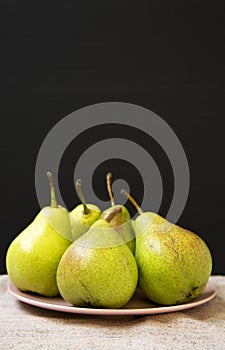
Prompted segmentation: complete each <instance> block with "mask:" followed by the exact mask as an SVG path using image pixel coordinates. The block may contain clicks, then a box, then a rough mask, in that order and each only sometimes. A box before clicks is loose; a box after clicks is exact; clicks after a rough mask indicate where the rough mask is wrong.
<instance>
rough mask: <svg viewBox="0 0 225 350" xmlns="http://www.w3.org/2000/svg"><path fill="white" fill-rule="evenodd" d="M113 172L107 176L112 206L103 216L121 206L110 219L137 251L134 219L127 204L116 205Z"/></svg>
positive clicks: (119, 232)
mask: <svg viewBox="0 0 225 350" xmlns="http://www.w3.org/2000/svg"><path fill="white" fill-rule="evenodd" d="M111 181H112V174H111V173H108V174H107V177H106V182H107V190H108V194H109V197H110V200H111V207H109V208H108V209H106V210H104V211H103V212H102V215H101V218H103V219H104V218H105V217H107V215H108V214H109V213H110V212H111V211H112V209H115V208H117V207H121V208H122V211H121V212H120V213H118V214H117V215H115V217H114V218H113V219H112V220H111V221H110V225H112V226H113V227H114V228H115V230H116V231H117V232H118V234H119V235H120V237H121V238H122V239H123V241H124V242H125V243H126V244H127V246H128V248H129V249H130V251H131V252H132V253H133V254H134V253H135V234H134V231H133V227H132V221H131V217H130V213H129V211H128V210H127V208H126V207H125V206H121V205H119V206H118V205H115V200H114V195H113V192H112V182H111Z"/></svg>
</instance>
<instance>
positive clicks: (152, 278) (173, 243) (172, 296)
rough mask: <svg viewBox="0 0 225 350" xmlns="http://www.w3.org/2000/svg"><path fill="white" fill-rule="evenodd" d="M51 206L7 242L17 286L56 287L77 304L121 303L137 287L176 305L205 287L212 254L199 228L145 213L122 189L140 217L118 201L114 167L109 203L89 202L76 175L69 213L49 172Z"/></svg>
mask: <svg viewBox="0 0 225 350" xmlns="http://www.w3.org/2000/svg"><path fill="white" fill-rule="evenodd" d="M47 175H48V178H49V183H50V193H51V205H50V206H47V207H44V208H43V209H42V210H41V211H40V213H39V214H38V215H37V216H36V218H35V219H34V221H33V222H32V223H31V224H30V225H29V226H28V227H27V228H26V229H25V230H24V231H23V232H22V233H20V234H19V235H18V236H17V237H16V238H15V239H14V240H13V241H12V243H11V244H10V246H9V248H8V251H7V255H6V267H7V272H8V274H9V277H10V279H11V281H12V282H13V284H14V285H15V286H16V287H17V288H18V289H20V290H22V291H29V292H34V293H38V294H41V295H44V296H48V297H53V296H57V295H58V294H60V295H61V296H62V298H63V299H64V300H66V301H67V302H68V303H70V304H72V305H75V306H81V307H85V306H92V307H96V308H98V307H103V308H120V307H122V306H124V305H125V304H126V303H127V302H128V301H129V300H130V299H131V297H132V296H133V295H134V293H135V291H136V288H137V286H139V287H140V289H141V291H142V292H143V294H144V295H145V296H146V297H147V298H149V299H150V300H151V301H152V302H155V303H158V304H162V305H174V304H180V303H184V302H187V301H190V300H192V299H194V298H196V297H197V296H199V295H200V294H201V293H202V292H203V291H204V289H205V287H206V284H207V282H208V279H209V277H210V274H211V271H212V256H211V253H210V250H209V248H208V247H207V245H206V243H205V242H204V241H203V239H202V238H200V237H199V236H198V235H196V234H194V233H192V232H190V231H188V230H186V229H183V228H181V227H179V226H177V225H173V224H171V223H169V222H168V221H167V220H166V219H164V218H163V217H161V216H160V215H158V214H155V213H152V212H145V213H144V212H143V211H142V209H141V208H140V207H139V206H138V204H137V203H136V201H135V200H134V199H133V198H132V197H131V196H130V195H129V194H128V193H127V192H126V191H125V190H122V191H121V193H122V194H123V195H125V196H126V198H127V199H128V200H130V201H131V202H132V203H133V205H134V206H135V208H136V209H137V211H138V213H139V216H138V217H137V218H136V219H135V220H133V219H131V217H130V214H129V212H128V210H127V209H126V207H125V206H122V205H116V204H115V201H114V196H113V192H112V174H111V173H109V174H107V189H108V193H109V197H110V200H111V207H110V208H108V209H106V210H105V211H103V212H101V210H100V209H99V208H98V207H97V206H96V205H94V204H87V203H86V200H85V197H84V195H83V192H82V186H81V185H82V184H81V180H78V181H77V182H76V191H77V194H78V196H79V198H80V200H81V204H79V205H78V206H76V207H75V208H74V209H73V210H72V211H71V212H68V211H67V210H66V209H65V208H63V207H62V206H60V205H58V204H57V201H56V195H55V189H54V182H53V177H52V174H51V173H50V172H48V173H47Z"/></svg>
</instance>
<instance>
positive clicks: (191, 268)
mask: <svg viewBox="0 0 225 350" xmlns="http://www.w3.org/2000/svg"><path fill="white" fill-rule="evenodd" d="M132 199H133V198H132ZM133 201H134V200H133ZM136 208H137V209H138V210H139V209H140V207H139V206H137V205H136ZM139 214H140V215H139V216H138V217H137V219H136V220H135V221H134V230H135V233H136V252H135V258H136V262H137V266H138V273H139V282H138V283H139V286H140V289H141V290H142V292H143V293H144V294H145V296H146V297H148V298H149V299H150V300H151V301H153V302H155V303H158V304H163V305H175V304H181V303H184V302H188V301H190V300H192V299H195V298H196V297H198V296H199V295H200V294H201V293H202V292H203V291H204V289H205V287H206V284H207V282H208V279H209V277H210V274H211V271H212V256H211V252H210V250H209V248H208V246H207V245H206V243H205V242H204V240H203V239H202V238H201V237H200V236H198V235H197V234H195V233H193V232H191V231H189V230H187V229H184V228H182V227H179V226H177V225H174V224H172V223H170V222H169V221H167V220H166V219H164V218H162V217H161V216H160V215H157V214H155V213H151V212H146V213H143V212H142V210H139Z"/></svg>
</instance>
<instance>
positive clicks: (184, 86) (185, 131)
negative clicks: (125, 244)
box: [0, 0, 225, 274]
mask: <svg viewBox="0 0 225 350" xmlns="http://www.w3.org/2000/svg"><path fill="white" fill-rule="evenodd" d="M199 3H200V2H196V1H188V2H181V1H160V0H158V1H149V0H148V1H143V0H129V1H128V0H121V1H111V2H107V1H102V0H101V1H74V0H71V1H64V2H60V4H58V2H51V3H50V2H48V1H45V2H33V1H27V0H20V1H16V0H8V1H1V4H0V16H1V20H0V35H1V43H0V60H1V66H0V67H1V77H0V96H1V103H0V112H1V114H0V115H1V138H0V150H1V182H0V184H1V192H0V193H1V215H0V218H1V219H0V220H1V222H0V227H1V235H0V240H1V245H0V259H1V260H0V272H1V273H3V272H5V253H6V250H7V247H8V245H9V243H10V242H11V241H12V239H13V238H14V237H15V236H16V235H17V234H18V233H19V232H20V231H21V230H22V229H23V228H24V227H26V226H27V225H28V224H29V223H30V221H31V220H32V219H33V217H34V216H35V215H36V214H37V212H38V211H39V205H38V201H37V198H36V192H35V184H34V171H35V163H36V157H37V154H38V151H39V149H40V146H41V143H42V141H43V140H44V138H45V136H46V135H47V133H48V132H49V131H50V130H51V128H52V127H53V126H54V125H55V124H56V123H57V122H58V121H60V120H61V119H62V118H63V117H65V116H66V115H67V114H69V113H71V112H73V111H74V110H77V109H78V108H81V107H85V106H87V105H90V104H93V103H98V102H107V101H122V102H128V103H134V104H137V105H140V106H143V107H146V108H148V109H150V110H152V111H153V112H155V113H156V114H158V115H159V116H161V117H162V118H163V119H164V120H165V121H166V122H167V123H168V124H169V125H170V126H171V127H172V128H173V130H174V131H175V133H176V134H177V136H178V137H179V139H180V141H181V143H182V145H183V147H184V149H185V152H186V154H187V158H188V161H189V166H190V172H191V188H190V194H189V198H188V202H187V204H186V207H185V210H184V212H183V215H182V216H181V218H180V219H179V222H178V223H179V224H180V225H182V226H185V227H188V228H190V229H192V230H193V231H196V232H198V233H199V234H200V235H201V236H202V237H203V238H204V239H205V241H206V242H207V243H208V245H209V247H210V249H211V251H212V253H213V259H214V268H213V273H217V274H222V273H223V274H224V273H225V263H224V246H225V234H224V209H225V205H224V172H225V161H224V156H225V138H224V126H225V122H224V113H225V103H224V92H225V90H224V72H225V69H224V9H223V8H222V6H221V7H220V6H218V3H219V2H216V3H212V2H210V5H207V4H206V2H201V3H202V6H200V5H198V4H199ZM221 4H222V2H221ZM99 132H100V131H99ZM107 132H109V130H108V131H107V130H105V133H107ZM115 132H118V133H120V132H122V131H121V130H119V129H118V128H115ZM109 133H110V132H109ZM86 136H88V135H86ZM109 136H110V134H109ZM140 137H141V136H140ZM79 141H81V142H82V147H83V149H85V147H86V148H87V147H88V145H89V143H88V142H89V138H88V137H85V138H83V139H82V140H79ZM149 142H150V141H149ZM71 147H72V146H71ZM146 147H147V146H146ZM72 148H73V149H72ZM72 148H71V149H68V151H67V152H66V153H65V158H64V160H63V161H62V164H63V165H64V166H63V171H62V172H61V173H60V179H61V181H62V182H63V181H64V184H65V183H66V184H67V185H68V186H65V185H64V189H63V191H64V197H65V201H67V203H68V205H69V206H71V207H72V206H73V204H74V198H75V197H74V196H75V194H74V190H73V184H72V168H71V165H70V164H72V165H73V167H74V165H75V164H74V162H73V161H72V160H71V161H70V159H71V157H72V156H73V154H74V152H75V151H76V150H77V149H79V142H76V141H75V144H74V145H73V147H72ZM149 148H151V147H149ZM152 149H154V147H153V146H152ZM158 152H159V153H158V160H157V164H160V166H161V171H162V174H164V175H163V176H164V178H165V181H167V183H168V197H167V196H164V203H165V204H163V205H162V208H161V211H162V213H163V214H164V211H166V207H167V205H168V201H169V200H168V198H169V197H170V195H171V190H170V181H169V179H170V177H167V176H166V175H167V170H166V169H167V167H168V164H166V160H163V155H162V156H160V151H158ZM156 153H157V152H156ZM160 162H161V163H160ZM105 166H107V169H110V167H112V164H110V163H109V164H105ZM123 166H124V164H120V163H119V162H115V164H114V172H115V174H116V176H119V175H121V169H123ZM103 168H104V167H99V169H98V171H99V178H100V179H101V181H103V180H104V179H103V180H102V174H103V172H104V171H105V170H106V169H105V168H104V169H103ZM128 170H129V167H128V168H126V166H124V171H122V175H124V177H126V176H127V177H129V176H128V175H129V174H128V173H130V172H129V171H128ZM126 172H127V173H126ZM168 173H169V172H168ZM168 176H169V175H168ZM95 178H96V174H95ZM97 183H98V180H96V184H97ZM99 183H100V181H99ZM98 185H99V184H98ZM66 188H68V190H66ZM70 189H71V191H70ZM96 191H97V192H98V193H99V195H102V196H103V197H104V195H105V192H104V191H105V186H104V184H103V183H102V185H101V184H100V185H99V186H98V190H96ZM132 191H133V194H134V195H135V196H136V197H138V198H139V199H141V198H140V197H141V195H140V193H141V189H140V190H139V189H138V188H132ZM101 193H102V194H101Z"/></svg>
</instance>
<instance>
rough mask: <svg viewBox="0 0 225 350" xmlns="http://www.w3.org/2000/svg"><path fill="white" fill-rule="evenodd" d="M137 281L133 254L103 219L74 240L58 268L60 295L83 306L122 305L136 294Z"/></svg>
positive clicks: (71, 302)
mask: <svg viewBox="0 0 225 350" xmlns="http://www.w3.org/2000/svg"><path fill="white" fill-rule="evenodd" d="M137 281H138V270H137V265H136V261H135V258H134V256H133V254H132V253H131V251H130V250H129V248H128V247H127V246H126V244H124V242H123V241H122V239H121V237H120V236H119V235H118V233H117V232H116V231H115V230H114V229H113V228H112V226H111V225H110V224H109V223H108V222H106V221H105V220H103V219H99V220H98V221H96V222H95V223H94V224H93V225H92V226H91V228H90V229H89V231H88V232H87V233H85V234H84V235H83V236H81V237H80V238H78V239H77V240H76V241H75V242H74V243H72V245H71V246H70V247H69V248H68V249H67V250H66V252H65V253H64V255H63V256H62V259H61V261H60V263H59V266H58V271H57V283H58V288H59V291H60V294H61V296H62V297H63V298H64V299H65V300H66V301H67V302H69V303H70V304H73V305H75V306H81V307H85V306H86V307H87V306H89V307H90V306H93V307H96V308H98V307H101V308H120V307H122V306H123V305H125V304H126V303H127V302H128V301H129V300H130V298H131V297H132V296H133V294H134V292H135V290H136V286H137Z"/></svg>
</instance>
